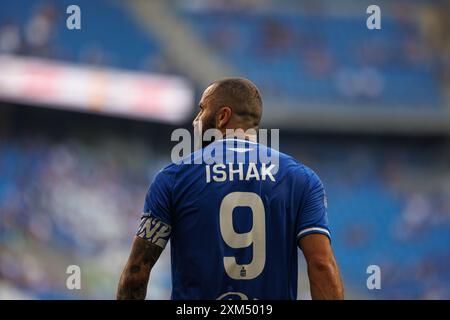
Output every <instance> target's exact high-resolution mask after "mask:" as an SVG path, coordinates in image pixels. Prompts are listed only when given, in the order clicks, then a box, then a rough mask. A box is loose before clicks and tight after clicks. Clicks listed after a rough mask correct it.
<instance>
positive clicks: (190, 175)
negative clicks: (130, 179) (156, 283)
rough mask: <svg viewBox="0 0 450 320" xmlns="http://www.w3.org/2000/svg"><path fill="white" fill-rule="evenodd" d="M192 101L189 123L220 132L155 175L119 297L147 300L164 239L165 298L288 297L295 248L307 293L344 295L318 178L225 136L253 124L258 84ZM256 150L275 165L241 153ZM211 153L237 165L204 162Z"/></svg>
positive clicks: (232, 86)
mask: <svg viewBox="0 0 450 320" xmlns="http://www.w3.org/2000/svg"><path fill="white" fill-rule="evenodd" d="M199 106H200V111H199V113H198V115H197V117H196V119H195V120H194V127H195V128H198V127H199V124H201V126H200V127H201V131H202V133H204V132H205V131H206V130H207V129H212V128H215V129H218V130H219V131H220V133H221V134H222V137H221V139H216V140H215V141H213V142H211V143H210V144H206V143H204V144H203V148H200V149H199V150H197V151H195V152H194V153H193V154H192V155H191V156H190V159H198V157H206V158H208V157H209V159H206V158H203V159H202V161H201V162H200V163H199V162H196V161H194V164H190V163H184V162H183V163H177V164H175V163H174V164H170V165H169V166H167V167H166V168H164V169H163V170H161V171H160V172H159V173H158V174H157V175H156V177H155V179H154V181H153V182H152V184H151V186H150V188H149V190H148V193H147V195H146V198H145V205H144V210H143V216H142V219H141V224H140V226H139V229H138V231H137V233H136V236H135V237H134V240H133V244H132V249H131V254H130V256H129V259H128V262H127V264H126V266H125V268H124V270H123V273H122V275H121V278H120V281H119V287H118V290H117V298H118V299H144V298H145V295H146V291H147V284H148V280H149V275H150V271H151V269H152V267H153V266H154V264H155V262H156V261H157V260H158V258H159V256H160V254H161V252H162V250H163V249H164V247H165V245H166V243H167V242H168V241H169V239H170V243H171V263H172V299H183V300H186V299H286V300H287V299H292V300H293V299H296V298H297V281H298V277H297V272H298V270H297V269H298V266H297V258H298V257H297V246H298V247H300V249H301V250H302V251H303V254H304V256H305V259H306V261H307V265H308V276H309V281H310V288H311V297H312V299H343V296H344V293H343V285H342V281H341V278H340V274H339V270H338V267H337V264H336V260H335V258H334V254H333V251H332V248H331V240H330V239H331V238H330V230H329V226H328V219H327V212H326V206H327V204H326V196H325V191H324V187H323V185H322V182H321V181H320V179H319V177H318V176H317V175H316V174H315V173H314V171H313V170H311V169H310V168H308V167H306V166H305V165H303V164H301V163H300V162H298V161H297V160H295V159H293V158H292V157H290V156H288V155H286V154H283V153H280V152H278V151H276V150H274V149H271V148H269V147H268V146H264V145H263V144H258V143H256V142H254V137H253V136H250V135H248V136H245V135H244V136H240V137H237V138H236V137H235V136H233V137H230V136H227V135H226V131H227V129H242V130H241V131H245V132H248V129H257V128H258V126H259V122H260V119H261V114H262V99H261V96H260V93H259V91H258V89H257V87H256V86H255V85H254V84H253V83H252V82H251V81H249V80H247V79H242V78H227V79H223V80H219V81H216V82H214V83H212V84H211V85H210V86H209V87H208V88H207V89H206V90H205V92H204V93H203V96H202V98H201V100H200V104H199ZM208 148H209V150H211V148H214V150H215V151H214V152H205V150H207V149H208ZM255 150H258V151H263V152H266V153H267V154H271V155H272V156H274V155H276V156H278V163H277V166H278V167H277V170H274V165H272V164H270V163H264V162H262V161H261V160H260V159H258V160H257V161H254V162H251V161H250V160H249V159H250V158H249V157H246V156H245V154H246V153H249V152H250V151H255ZM242 155H244V157H242ZM213 156H214V157H215V159H217V158H220V157H221V156H224V157H227V159H228V158H233V159H236V158H239V156H241V159H242V158H243V159H244V161H241V162H237V161H231V162H226V163H225V161H223V162H222V163H215V164H214V163H213V164H211V161H208V160H211V157H213ZM195 163H196V164H195Z"/></svg>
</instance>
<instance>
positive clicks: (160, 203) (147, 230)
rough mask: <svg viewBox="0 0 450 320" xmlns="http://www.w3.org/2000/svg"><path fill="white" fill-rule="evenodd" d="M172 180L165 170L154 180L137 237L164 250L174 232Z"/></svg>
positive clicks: (146, 199) (148, 193) (148, 192)
mask: <svg viewBox="0 0 450 320" xmlns="http://www.w3.org/2000/svg"><path fill="white" fill-rule="evenodd" d="M171 190H172V179H171V176H170V175H169V174H168V173H167V172H166V171H164V170H162V171H160V172H159V173H158V174H157V175H156V177H155V179H154V180H153V182H152V184H151V185H150V188H149V189H148V191H147V195H146V196H145V203H144V209H143V213H142V218H141V223H140V225H139V228H138V231H137V232H136V235H137V236H138V237H141V238H143V239H145V240H147V241H150V242H151V243H154V244H156V245H158V246H160V247H161V248H164V247H165V246H166V244H167V241H168V240H169V238H170V234H171V230H172V214H171V213H172V207H171V202H172V191H171Z"/></svg>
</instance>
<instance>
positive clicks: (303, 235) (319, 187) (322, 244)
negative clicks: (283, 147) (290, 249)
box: [297, 168, 344, 300]
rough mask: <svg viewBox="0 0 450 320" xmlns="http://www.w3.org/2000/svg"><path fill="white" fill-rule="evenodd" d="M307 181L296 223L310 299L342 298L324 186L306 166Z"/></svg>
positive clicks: (342, 287) (341, 285) (342, 288)
mask: <svg viewBox="0 0 450 320" xmlns="http://www.w3.org/2000/svg"><path fill="white" fill-rule="evenodd" d="M306 172H307V173H308V177H309V179H308V181H307V183H306V189H305V192H304V194H303V199H304V201H303V204H302V207H301V210H300V217H299V224H298V226H297V243H298V246H299V247H300V249H301V250H302V251H303V255H304V256H305V260H306V262H307V265H308V277H309V283H310V291H311V298H312V299H313V300H316V299H343V298H344V286H343V283H342V279H341V276H340V272H339V268H338V264H337V262H336V258H335V256H334V253H333V250H332V247H331V232H330V228H329V223H328V214H327V200H326V194H325V188H324V186H323V183H322V181H321V180H320V178H319V177H318V176H317V174H316V173H315V172H314V171H312V170H310V169H309V168H308V169H306Z"/></svg>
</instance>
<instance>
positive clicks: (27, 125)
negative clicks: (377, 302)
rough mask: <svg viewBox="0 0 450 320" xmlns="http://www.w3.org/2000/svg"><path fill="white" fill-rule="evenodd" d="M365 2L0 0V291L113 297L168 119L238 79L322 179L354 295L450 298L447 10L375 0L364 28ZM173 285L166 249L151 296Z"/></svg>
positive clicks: (185, 121) (285, 142)
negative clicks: (373, 26) (377, 276)
mask: <svg viewBox="0 0 450 320" xmlns="http://www.w3.org/2000/svg"><path fill="white" fill-rule="evenodd" d="M71 4H77V5H79V6H80V8H81V26H82V28H81V30H68V29H67V28H66V18H67V17H68V14H66V8H67V6H68V5H71ZM370 4H372V3H370V2H368V1H365V0H362V1H347V0H342V1H325V0H314V1H295V0H282V1H279V0H278V1H275V0H227V1H225V0H220V1H219V0H214V1H212V0H178V1H174V0H171V1H164V0H133V1H132V0H128V1H117V0H95V1H88V0H77V1H66V0H58V1H56V0H55V1H45V0H15V1H13V0H4V1H1V2H0V221H1V223H0V299H22V298H23V299H84V298H88V299H112V298H114V296H115V290H116V285H117V281H118V278H119V274H120V272H121V269H122V267H123V265H124V263H125V261H126V258H127V256H128V252H129V247H130V241H131V238H132V236H133V233H134V232H135V230H136V228H137V226H138V222H139V218H140V212H141V209H142V206H143V201H144V195H145V193H146V190H147V187H148V185H149V183H150V182H151V180H152V178H153V175H154V174H155V172H157V170H159V169H160V168H161V167H162V166H164V165H165V164H166V163H168V162H169V161H170V148H171V147H172V146H173V145H174V143H173V142H171V141H170V134H171V131H172V130H173V129H174V128H177V127H186V128H190V122H191V120H192V118H193V115H194V114H195V112H196V101H197V100H198V98H199V95H200V93H201V92H202V89H203V88H204V87H205V86H206V85H207V84H208V83H210V82H212V81H213V80H215V79H217V78H220V77H224V76H230V75H238V76H244V77H248V78H250V79H251V80H253V81H254V82H255V83H256V84H257V85H258V86H259V87H260V89H261V91H262V94H263V98H264V101H265V111H264V115H263V127H266V128H280V129H281V137H280V149H281V151H283V152H286V153H290V154H293V155H294V156H296V157H297V158H298V159H299V160H301V161H302V162H304V163H305V164H307V165H309V166H310V167H312V168H313V169H314V170H316V171H317V172H318V173H319V175H320V176H321V178H322V180H323V181H324V184H325V186H326V188H327V191H328V203H329V217H330V220H331V224H332V228H333V229H332V231H333V239H334V240H333V244H334V248H335V251H336V256H337V259H338V262H339V265H340V267H341V270H342V274H343V278H344V281H345V284H346V291H347V296H348V297H349V298H355V299H359V298H368V299H400V298H411V299H450V232H449V231H450V139H449V136H450V116H449V115H450V112H449V111H450V109H449V93H450V72H449V70H450V20H449V19H448V17H449V16H450V6H449V5H448V2H446V1H429V2H426V1H418V0H415V1H412V0H409V1H406V0H405V1H400V0H399V1H376V4H378V5H379V6H380V7H381V12H382V29H381V30H373V31H371V30H368V29H367V28H366V18H367V17H368V15H367V14H366V8H367V6H368V5H370ZM205 254H206V253H205ZM302 260H303V259H302V258H300V261H301V270H300V277H299V289H300V290H299V298H300V299H308V298H309V293H308V283H307V276H306V273H305V266H304V262H303V261H302ZM72 264H75V265H79V266H80V267H81V270H82V289H81V290H73V291H69V290H67V289H66V286H65V282H66V277H67V274H66V273H65V271H66V268H67V266H68V265H72ZM371 264H376V265H379V266H380V267H381V273H382V288H381V290H372V291H370V290H368V289H367V287H366V279H367V276H368V275H367V274H366V268H367V266H368V265H371ZM170 286H171V284H170V262H169V247H167V248H166V250H165V252H164V253H163V256H162V258H161V259H160V261H159V262H158V263H157V265H156V266H155V269H154V271H153V273H152V276H151V285H150V288H149V294H148V297H149V298H157V299H167V298H169V296H170Z"/></svg>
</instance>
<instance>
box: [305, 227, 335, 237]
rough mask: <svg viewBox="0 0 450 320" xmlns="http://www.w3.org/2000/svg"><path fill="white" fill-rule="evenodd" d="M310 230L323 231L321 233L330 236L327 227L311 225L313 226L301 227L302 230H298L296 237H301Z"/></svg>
mask: <svg viewBox="0 0 450 320" xmlns="http://www.w3.org/2000/svg"><path fill="white" fill-rule="evenodd" d="M310 231H320V232H323V233H325V234H327V235H328V236H329V237H331V235H330V231H328V230H327V229H324V228H319V227H313V228H307V229H303V230H302V231H300V232H299V233H298V234H297V239H298V238H299V237H301V236H302V235H304V234H305V233H307V232H310Z"/></svg>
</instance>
